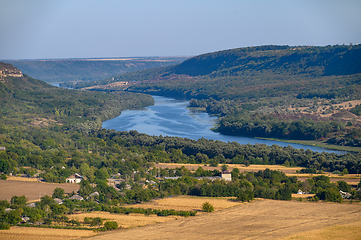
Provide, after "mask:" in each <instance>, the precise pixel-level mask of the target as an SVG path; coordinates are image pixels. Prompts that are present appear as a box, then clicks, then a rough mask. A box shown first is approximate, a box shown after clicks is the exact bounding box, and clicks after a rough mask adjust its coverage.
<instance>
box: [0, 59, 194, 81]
mask: <svg viewBox="0 0 361 240" xmlns="http://www.w3.org/2000/svg"><path fill="white" fill-rule="evenodd" d="M186 59H187V57H148V58H145V57H139V58H105V59H96V58H94V59H54V60H7V61H5V62H7V63H10V64H12V65H13V66H15V67H17V68H18V69H20V70H21V71H22V72H23V73H24V74H27V75H29V76H32V77H34V78H36V79H40V80H43V81H45V82H48V83H57V82H69V81H94V80H100V79H103V78H107V77H111V76H113V75H118V74H123V73H127V72H132V71H138V70H144V69H148V68H157V67H163V66H168V65H174V64H178V63H180V62H182V61H184V60H186Z"/></svg>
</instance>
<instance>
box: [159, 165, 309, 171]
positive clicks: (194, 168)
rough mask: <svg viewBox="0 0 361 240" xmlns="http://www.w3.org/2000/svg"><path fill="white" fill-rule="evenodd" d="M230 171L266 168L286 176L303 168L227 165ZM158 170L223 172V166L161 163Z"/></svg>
mask: <svg viewBox="0 0 361 240" xmlns="http://www.w3.org/2000/svg"><path fill="white" fill-rule="evenodd" d="M227 165H228V170H229V171H232V170H233V168H238V169H239V171H240V172H245V171H247V172H257V171H259V170H265V169H266V168H268V169H270V170H278V171H281V172H284V173H286V174H292V173H293V174H295V173H296V171H297V170H298V171H299V170H301V169H302V167H285V166H281V165H252V164H251V165H249V166H248V167H246V166H245V165H244V164H227ZM154 166H155V167H157V168H159V167H160V168H180V167H182V166H184V167H185V168H187V169H188V170H190V171H196V170H197V168H199V167H202V168H203V169H204V170H214V169H217V170H219V171H220V170H221V167H222V165H221V164H220V165H219V166H218V167H210V166H208V165H207V166H204V164H182V163H159V164H155V165H154Z"/></svg>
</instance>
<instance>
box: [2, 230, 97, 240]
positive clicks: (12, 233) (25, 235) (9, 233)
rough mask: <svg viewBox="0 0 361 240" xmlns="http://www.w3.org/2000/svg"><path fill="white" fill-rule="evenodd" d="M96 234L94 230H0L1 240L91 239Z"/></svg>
mask: <svg viewBox="0 0 361 240" xmlns="http://www.w3.org/2000/svg"><path fill="white" fill-rule="evenodd" d="M95 234H96V233H95V232H93V231H92V230H89V231H88V230H69V229H50V228H30V227H11V228H10V230H0V239H1V240H10V239H26V240H40V239H41V240H43V239H44V240H67V239H79V238H82V237H89V236H93V235H95Z"/></svg>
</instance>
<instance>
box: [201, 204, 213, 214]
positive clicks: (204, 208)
mask: <svg viewBox="0 0 361 240" xmlns="http://www.w3.org/2000/svg"><path fill="white" fill-rule="evenodd" d="M202 211H203V212H213V211H214V207H213V205H212V204H210V203H209V202H205V203H203V205H202Z"/></svg>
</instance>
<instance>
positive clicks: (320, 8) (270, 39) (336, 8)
mask: <svg viewBox="0 0 361 240" xmlns="http://www.w3.org/2000/svg"><path fill="white" fill-rule="evenodd" d="M360 12H361V1H356V0H345V1H334V0H320V1H311V0H304V1H287V0H280V1H267V0H255V1H239V0H226V1H222V2H221V1H216V0H207V1H206V0H193V1H190V0H183V1H177V0H175V1H165V0H154V1H146V0H137V1H115V0H106V1H85V0H77V1H70V0H64V1H57V0H55V1H46V0H33V1H26V0H3V1H1V2H0V31H1V33H2V37H1V38H0V59H3V60H27V59H29V60H38V59H84V58H117V57H118V58H120V57H123V58H125V57H156V56H158V57H168V56H195V55H199V54H204V53H209V52H215V51H222V50H226V49H233V48H240V47H250V46H260V45H289V46H326V45H336V44H339V45H342V44H345V45H349V44H350V43H352V44H355V43H358V42H361V26H360V24H359V23H360V22H361V14H359V13H360Z"/></svg>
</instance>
